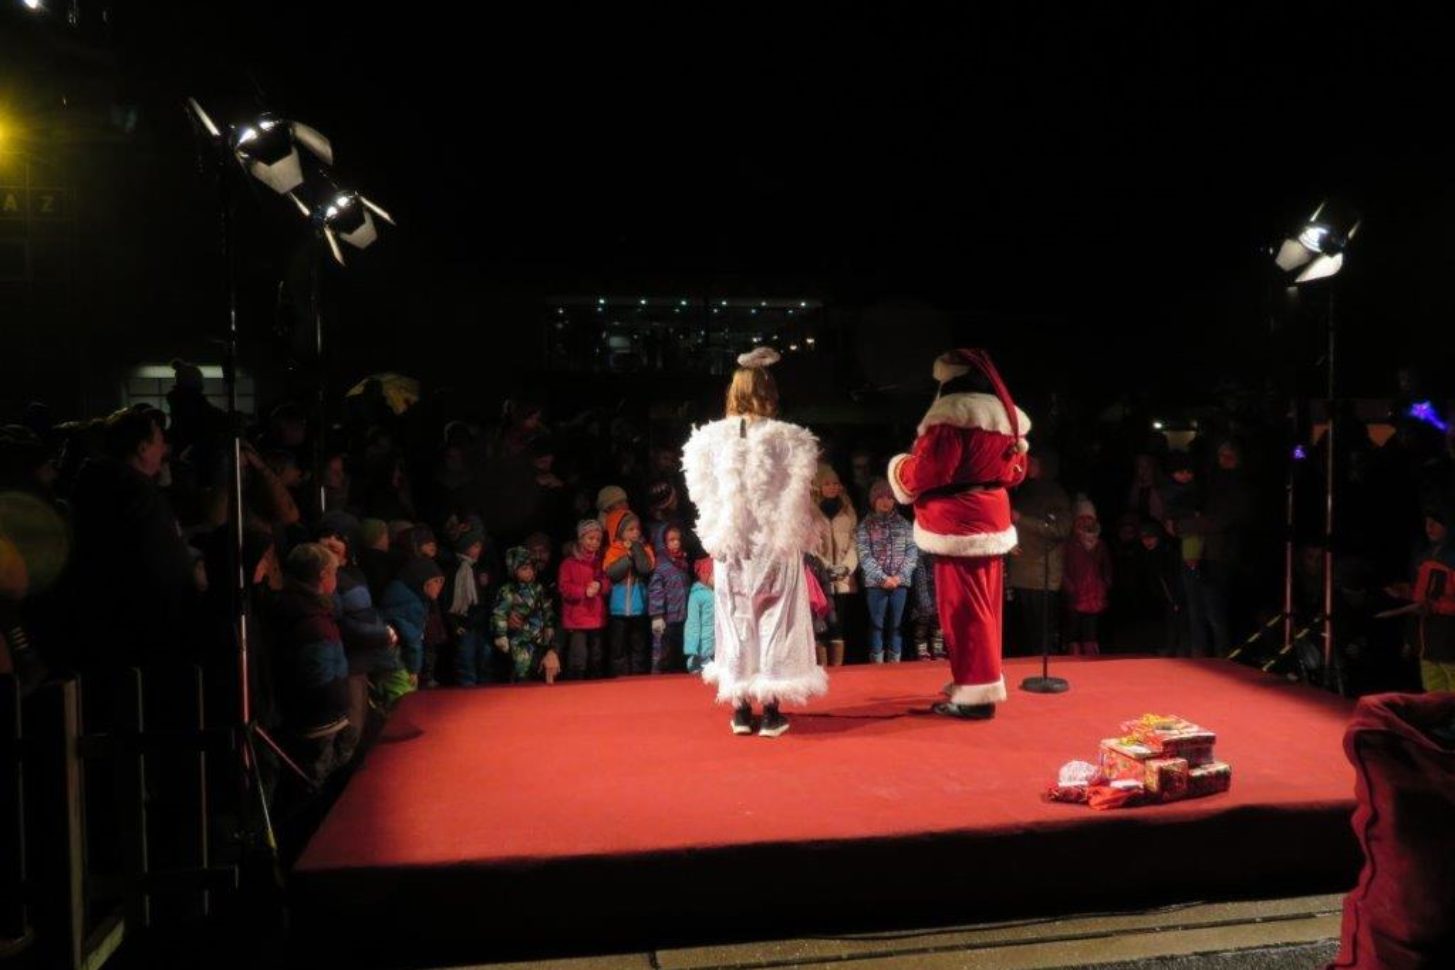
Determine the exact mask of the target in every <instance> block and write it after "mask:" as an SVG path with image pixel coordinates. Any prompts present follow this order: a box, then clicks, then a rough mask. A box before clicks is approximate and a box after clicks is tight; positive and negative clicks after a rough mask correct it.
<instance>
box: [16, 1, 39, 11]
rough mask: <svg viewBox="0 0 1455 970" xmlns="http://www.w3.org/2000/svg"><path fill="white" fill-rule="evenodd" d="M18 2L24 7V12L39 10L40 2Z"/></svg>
mask: <svg viewBox="0 0 1455 970" xmlns="http://www.w3.org/2000/svg"><path fill="white" fill-rule="evenodd" d="M20 2H21V3H22V4H24V5H25V9H26V10H40V9H41V6H40V0H20Z"/></svg>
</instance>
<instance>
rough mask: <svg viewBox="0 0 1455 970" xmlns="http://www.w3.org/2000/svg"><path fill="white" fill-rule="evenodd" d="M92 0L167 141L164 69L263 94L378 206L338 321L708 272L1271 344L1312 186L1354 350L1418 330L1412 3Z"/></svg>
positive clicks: (1149, 350)
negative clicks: (1324, 211)
mask: <svg viewBox="0 0 1455 970" xmlns="http://www.w3.org/2000/svg"><path fill="white" fill-rule="evenodd" d="M113 6H114V7H115V8H116V9H115V11H114V16H113V26H112V31H111V36H112V43H114V44H115V45H116V47H117V49H118V50H119V51H120V52H121V55H122V56H121V61H120V64H121V71H122V73H123V75H124V76H125V77H126V78H128V81H127V82H126V83H127V84H128V85H129V86H130V88H129V90H130V91H131V93H132V94H133V95H134V97H135V99H136V100H137V101H139V102H141V103H142V104H143V107H144V109H147V110H150V111H151V112H153V114H152V115H151V116H146V115H144V125H143V127H144V128H146V129H147V130H148V131H149V133H150V137H152V138H153V139H154V141H155V142H156V143H158V144H161V145H164V146H165V145H168V144H177V145H178V146H179V151H180V152H182V153H185V152H186V151H187V150H188V149H187V147H186V145H185V141H186V139H187V137H188V133H187V131H186V129H185V125H184V123H183V121H182V120H181V118H180V115H179V114H178V113H175V112H172V109H171V106H172V105H174V104H175V103H176V102H175V100H172V99H174V98H175V97H176V95H177V94H178V93H179V92H180V93H187V92H197V93H198V94H199V95H200V96H202V97H204V99H208V98H210V99H211V100H212V103H214V104H218V105H240V106H243V107H244V108H245V107H246V106H247V105H248V104H249V103H251V104H253V105H257V104H260V103H266V104H268V105H270V106H272V107H274V108H275V109H277V110H278V111H280V112H281V113H284V114H287V115H291V116H294V117H297V118H299V119H302V120H305V121H308V122H310V123H312V124H314V125H316V126H317V127H319V128H320V129H322V130H324V131H325V132H326V133H328V134H329V135H330V136H331V137H332V138H333V140H334V143H335V148H336V150H337V153H338V159H339V168H340V169H341V170H342V171H343V172H345V173H346V174H348V175H349V176H350V177H352V178H353V179H354V180H355V181H356V182H357V183H358V184H359V185H360V186H361V187H362V188H363V189H364V190H365V192H366V194H369V195H371V196H372V197H375V198H377V199H379V200H380V201H381V202H382V203H384V204H385V205H386V207H387V208H389V209H390V210H391V211H392V212H393V213H394V214H395V215H396V216H397V217H398V219H399V221H400V229H399V230H398V231H397V232H394V233H386V235H388V236H390V237H391V238H388V239H386V241H385V244H384V245H382V246H379V247H375V250H372V251H371V252H370V253H368V254H365V256H364V257H362V258H361V260H360V264H361V266H362V267H363V268H364V269H366V270H367V271H368V274H369V276H370V280H369V282H367V283H361V284H358V286H360V287H361V289H362V291H363V292H365V293H366V294H368V299H365V300H361V301H360V303H361V304H362V305H364V306H365V307H366V308H367V307H372V308H373V309H374V311H375V312H377V313H379V314H381V319H379V320H377V321H374V322H373V323H372V324H371V323H370V322H369V321H368V319H367V318H368V316H369V313H368V312H367V309H364V310H361V311H360V313H361V316H360V317H359V319H358V321H357V324H356V325H357V326H360V327H367V326H370V325H374V326H379V327H384V328H387V327H388V326H389V324H388V322H387V321H385V320H384V319H382V315H384V314H386V313H393V312H401V311H402V310H403V309H404V308H407V307H408V306H411V305H414V303H415V302H416V296H411V295H410V294H411V293H416V294H417V291H418V290H420V289H431V290H439V291H441V292H446V293H450V294H456V295H458V294H460V293H471V292H475V293H480V294H483V293H495V292H508V293H513V294H517V295H518V294H531V293H546V292H561V291H563V290H564V291H572V290H579V291H590V290H592V289H595V288H598V287H604V286H610V285H613V284H618V285H625V284H631V285H638V281H665V282H666V283H667V284H670V285H690V284H693V283H700V284H703V285H708V284H711V283H713V282H719V281H722V280H731V281H733V283H734V286H735V288H736V289H737V290H739V291H741V292H743V293H745V294H746V295H756V294H763V295H768V296H797V295H800V294H802V295H808V296H822V297H825V298H826V299H828V300H829V301H830V302H838V303H840V304H848V305H873V304H875V303H878V302H881V301H887V300H888V301H900V300H911V301H918V302H923V303H928V304H931V305H933V306H936V307H938V308H941V309H943V310H944V311H946V312H947V313H948V314H949V315H950V316H951V318H952V319H953V320H954V321H955V324H956V328H957V336H958V337H960V338H961V339H967V340H974V341H977V342H983V343H985V344H987V345H989V346H991V347H992V348H996V347H1003V348H1004V349H1005V352H1006V353H1008V354H1010V355H1012V356H1014V357H1016V358H1017V359H1018V360H1019V361H1020V363H1021V366H1022V367H1027V366H1032V365H1033V364H1035V363H1037V362H1041V363H1045V365H1046V366H1047V367H1050V368H1051V369H1053V370H1055V371H1057V372H1058V373H1071V374H1080V375H1081V376H1082V377H1085V374H1086V369H1087V368H1096V369H1098V372H1099V373H1102V374H1105V375H1107V376H1108V378H1109V379H1113V380H1115V379H1137V375H1142V376H1145V375H1146V374H1147V372H1148V371H1149V370H1158V371H1162V372H1171V373H1173V374H1178V373H1181V372H1184V371H1191V372H1196V373H1197V374H1199V375H1202V376H1205V375H1206V374H1207V373H1210V372H1211V371H1213V370H1226V369H1233V370H1237V369H1238V368H1240V367H1244V366H1247V367H1248V368H1250V373H1251V372H1254V371H1257V370H1258V368H1259V367H1262V366H1263V364H1262V363H1261V362H1262V361H1264V360H1266V359H1268V358H1270V357H1277V356H1278V355H1279V354H1285V353H1287V352H1288V349H1287V347H1282V346H1281V345H1280V344H1279V339H1281V338H1276V334H1278V333H1287V332H1288V327H1287V324H1286V320H1285V318H1286V317H1287V312H1286V311H1287V308H1286V306H1285V304H1284V300H1283V299H1282V297H1281V289H1280V288H1279V287H1277V286H1276V285H1275V281H1274V280H1273V278H1272V276H1271V274H1270V273H1269V271H1268V262H1269V261H1268V256H1267V253H1266V249H1267V247H1268V246H1269V245H1270V244H1272V243H1274V242H1276V241H1277V240H1278V239H1279V238H1280V237H1281V235H1282V234H1283V233H1284V232H1286V231H1287V230H1288V229H1290V228H1292V226H1293V225H1294V224H1295V223H1296V222H1298V221H1299V220H1300V219H1301V217H1303V216H1305V215H1307V214H1308V212H1309V211H1310V210H1311V209H1312V208H1313V206H1314V205H1315V204H1316V203H1317V202H1318V201H1319V199H1320V198H1322V197H1324V196H1326V195H1333V196H1338V197H1342V198H1346V199H1348V200H1349V201H1350V202H1351V203H1353V204H1354V205H1356V206H1357V207H1359V209H1360V210H1361V211H1362V212H1363V214H1364V216H1365V223H1364V225H1363V227H1362V228H1361V235H1360V237H1359V239H1358V240H1357V243H1356V248H1355V250H1353V251H1351V254H1350V257H1349V264H1348V268H1347V270H1346V271H1345V273H1344V274H1343V275H1342V276H1341V277H1340V279H1339V285H1340V291H1339V294H1340V295H1339V300H1340V303H1339V306H1340V312H1341V316H1340V320H1341V326H1342V328H1343V331H1344V333H1345V334H1346V343H1345V347H1346V348H1347V350H1348V352H1349V356H1348V357H1347V358H1346V359H1347V360H1348V361H1349V362H1350V367H1351V370H1350V371H1349V379H1350V380H1351V382H1354V383H1357V384H1358V385H1359V389H1361V390H1364V389H1367V390H1369V391H1378V390H1384V389H1386V387H1385V385H1387V384H1389V383H1390V382H1391V370H1392V367H1393V365H1394V364H1395V363H1396V362H1398V361H1401V360H1404V359H1407V358H1420V359H1422V360H1425V361H1427V362H1428V363H1429V364H1430V365H1431V369H1434V368H1435V367H1438V366H1443V364H1444V362H1445V360H1444V355H1445V346H1446V344H1448V341H1446V340H1444V339H1443V338H1442V337H1441V336H1440V334H1442V333H1443V329H1444V327H1445V325H1446V322H1447V321H1448V320H1450V319H1451V309H1452V307H1451V296H1450V293H1449V288H1448V287H1447V286H1446V285H1445V280H1446V279H1447V278H1448V275H1449V274H1448V266H1449V265H1450V260H1451V259H1452V257H1455V252H1452V244H1451V242H1450V234H1449V233H1448V232H1447V231H1445V229H1444V224H1445V222H1446V221H1447V220H1448V219H1449V218H1450V216H1451V214H1452V212H1451V208H1452V206H1451V202H1452V193H1451V190H1450V188H1449V187H1448V186H1449V177H1448V173H1449V172H1450V171H1451V170H1452V166H1451V159H1450V158H1449V152H1448V150H1447V149H1445V148H1443V147H1442V146H1443V145H1446V144H1448V143H1449V141H1450V138H1449V136H1448V134H1447V132H1446V130H1445V128H1446V124H1447V122H1446V119H1447V118H1448V116H1449V111H1448V101H1449V94H1450V92H1451V90H1452V85H1451V83H1450V82H1451V80H1452V78H1451V71H1450V69H1449V66H1448V65H1449V62H1450V59H1449V57H1448V56H1447V55H1446V51H1445V50H1444V49H1443V47H1442V38H1443V37H1444V36H1445V35H1444V34H1443V33H1442V32H1441V31H1439V30H1437V29H1435V25H1434V22H1433V21H1428V22H1421V21H1420V20H1416V19H1398V18H1395V17H1394V16H1393V15H1391V14H1386V13H1382V12H1380V13H1372V12H1368V11H1366V12H1364V13H1360V14H1355V13H1350V12H1344V11H1341V10H1340V9H1338V8H1336V7H1335V6H1334V5H1319V6H1308V5H1302V6H1301V7H1300V8H1299V9H1294V8H1293V7H1291V6H1288V7H1285V6H1284V5H1279V4H1259V5H1257V9H1255V10H1228V9H1225V8H1227V7H1229V6H1234V5H1227V4H1212V3H1199V4H1167V5H1150V4H1136V5H1121V4H1110V5H1108V4H1097V5H1094V8H1095V9H1088V10H1084V11H1082V12H1080V13H1077V14H1075V15H1069V14H1067V13H1065V12H1064V11H1058V12H1051V11H1049V10H1045V9H1031V7H1032V6H1033V5H1027V4H1006V5H1004V6H1001V7H991V6H990V5H984V6H985V9H981V6H982V5H976V7H975V9H973V10H965V9H961V5H943V6H911V5H887V4H886V5H857V4H856V5H840V6H839V7H838V8H837V9H833V10H831V11H830V10H824V11H815V12H811V13H810V12H792V13H787V12H785V11H784V10H783V9H776V10H775V9H772V8H765V9H761V10H760V9H756V8H753V7H751V6H745V5H721V6H718V5H682V6H680V7H677V8H669V9H666V10H656V11H653V12H646V11H634V10H633V9H630V8H629V7H628V6H626V5H618V4H612V5H606V6H602V7H599V8H597V9H595V10H594V11H592V12H589V13H581V12H577V11H573V10H571V9H569V8H567V7H565V6H559V7H558V6H555V5H530V6H523V7H519V8H515V9H511V8H508V7H505V8H498V7H495V6H494V5H484V4H443V3H436V4H393V5H391V4H379V5H374V4H369V5H366V4H361V3H345V2H320V3H307V4H304V3H281V2H263V3H260V4H253V5H247V6H244V5H241V4H236V3H231V2H228V3H221V2H219V3H195V4H187V5H175V8H174V9H171V10H168V9H166V8H167V7H169V6H173V5H167V4H142V3H126V2H120V0H118V2H116V3H114V4H113ZM785 6H786V5H785ZM1035 6H1039V5H1035ZM1086 6H1093V5H1086ZM259 95H261V100H260V98H259ZM164 109H165V110H164ZM239 110H241V108H240V109H239ZM385 249H388V250H390V251H389V252H383V251H382V250H385ZM805 290H810V291H811V292H803V291H805ZM380 297H384V299H382V301H381V299H380ZM1305 303H1306V304H1307V303H1308V301H1307V300H1306V301H1305ZM381 307H388V308H389V309H388V310H385V309H381ZM1270 318H1272V320H1273V322H1274V323H1276V324H1278V326H1277V327H1276V328H1275V330H1274V331H1273V332H1274V333H1275V338H1276V339H1272V340H1270ZM1305 322H1307V321H1305ZM1351 389H1352V385H1351Z"/></svg>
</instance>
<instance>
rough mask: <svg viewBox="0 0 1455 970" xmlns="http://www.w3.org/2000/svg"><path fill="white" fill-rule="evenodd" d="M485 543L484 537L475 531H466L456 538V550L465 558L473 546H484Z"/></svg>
mask: <svg viewBox="0 0 1455 970" xmlns="http://www.w3.org/2000/svg"><path fill="white" fill-rule="evenodd" d="M484 542H485V536H484V535H482V534H481V533H479V532H477V531H475V530H474V529H466V530H465V531H464V532H461V533H460V534H459V536H457V537H456V538H455V544H454V550H455V552H456V553H457V554H458V555H461V556H463V555H465V554H467V553H468V552H469V551H470V547H471V546H473V545H475V544H476V543H480V544H482V545H483V544H484Z"/></svg>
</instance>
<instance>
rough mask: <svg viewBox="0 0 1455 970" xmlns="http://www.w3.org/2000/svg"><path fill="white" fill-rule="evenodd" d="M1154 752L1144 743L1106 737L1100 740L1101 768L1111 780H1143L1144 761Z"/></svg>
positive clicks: (1144, 771)
mask: <svg viewBox="0 0 1455 970" xmlns="http://www.w3.org/2000/svg"><path fill="white" fill-rule="evenodd" d="M1155 754H1156V752H1154V751H1153V750H1152V749H1151V748H1149V747H1147V746H1146V745H1145V744H1137V743H1135V742H1127V741H1126V740H1125V739H1123V738H1107V739H1106V740H1105V741H1102V742H1101V770H1102V772H1103V773H1104V774H1105V775H1106V777H1107V778H1108V779H1110V780H1112V781H1121V780H1123V779H1132V780H1135V781H1139V782H1140V781H1144V780H1145V779H1146V777H1147V766H1146V764H1145V762H1146V761H1147V759H1149V758H1152V757H1154V756H1155Z"/></svg>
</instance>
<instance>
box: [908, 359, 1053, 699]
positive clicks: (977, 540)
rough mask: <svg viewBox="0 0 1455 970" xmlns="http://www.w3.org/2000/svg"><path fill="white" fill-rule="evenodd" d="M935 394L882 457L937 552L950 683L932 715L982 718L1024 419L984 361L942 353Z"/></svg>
mask: <svg viewBox="0 0 1455 970" xmlns="http://www.w3.org/2000/svg"><path fill="white" fill-rule="evenodd" d="M934 375H935V380H936V381H938V382H939V383H940V393H939V395H938V396H937V397H936V398H935V402H934V404H933V405H931V406H930V409H929V412H928V413H927V414H925V416H924V420H923V421H921V422H920V425H919V429H918V431H917V435H918V437H917V438H916V439H915V443H914V449H913V450H912V451H911V452H910V453H909V454H907V455H896V456H895V457H894V459H893V460H892V461H890V463H889V483H890V487H892V488H893V489H894V494H895V497H896V498H898V499H899V501H901V502H903V503H905V504H912V505H913V506H914V541H915V544H916V545H917V546H919V548H920V549H921V550H922V551H924V552H929V553H932V554H933V555H934V557H935V564H934V571H935V596H936V603H937V606H938V609H939V614H940V627H941V630H942V631H943V634H944V638H945V649H946V652H947V653H948V654H949V656H950V670H951V673H952V674H953V680H952V681H951V683H950V684H948V685H946V687H945V689H944V693H945V694H947V695H948V698H949V699H948V701H947V702H946V703H943V704H937V705H935V713H937V714H943V715H947V716H950V717H960V718H967V719H976V720H978V719H985V718H989V717H993V716H994V715H995V705H996V704H997V703H999V702H1001V701H1003V700H1005V697H1006V694H1005V679H1004V677H1002V676H1001V672H1000V647H1001V644H1000V631H1001V612H1002V610H1003V608H1004V605H1005V580H1004V562H1003V559H1002V557H1003V556H1005V555H1006V554H1007V553H1009V552H1010V551H1011V550H1012V549H1014V548H1015V546H1016V541H1017V540H1016V530H1015V526H1014V524H1013V523H1012V521H1011V508H1010V496H1009V494H1008V493H1007V491H1006V489H1008V488H1010V487H1012V486H1015V485H1018V484H1020V483H1021V481H1022V480H1023V479H1024V478H1025V476H1026V454H1027V452H1028V451H1029V450H1030V449H1029V445H1028V443H1027V441H1026V434H1027V432H1029V431H1030V429H1031V421H1030V418H1028V417H1026V414H1025V412H1024V411H1021V410H1020V409H1019V408H1017V407H1016V406H1015V402H1014V401H1012V400H1011V397H1010V392H1009V391H1008V390H1007V389H1006V386H1005V382H1004V381H1002V380H1001V378H1000V374H999V373H998V372H997V371H996V369H995V365H994V364H993V363H991V361H990V357H989V356H988V355H987V354H986V353H985V352H984V351H980V350H954V351H950V352H949V353H946V354H942V355H941V356H940V357H939V358H938V359H937V360H936V361H935V366H934Z"/></svg>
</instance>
